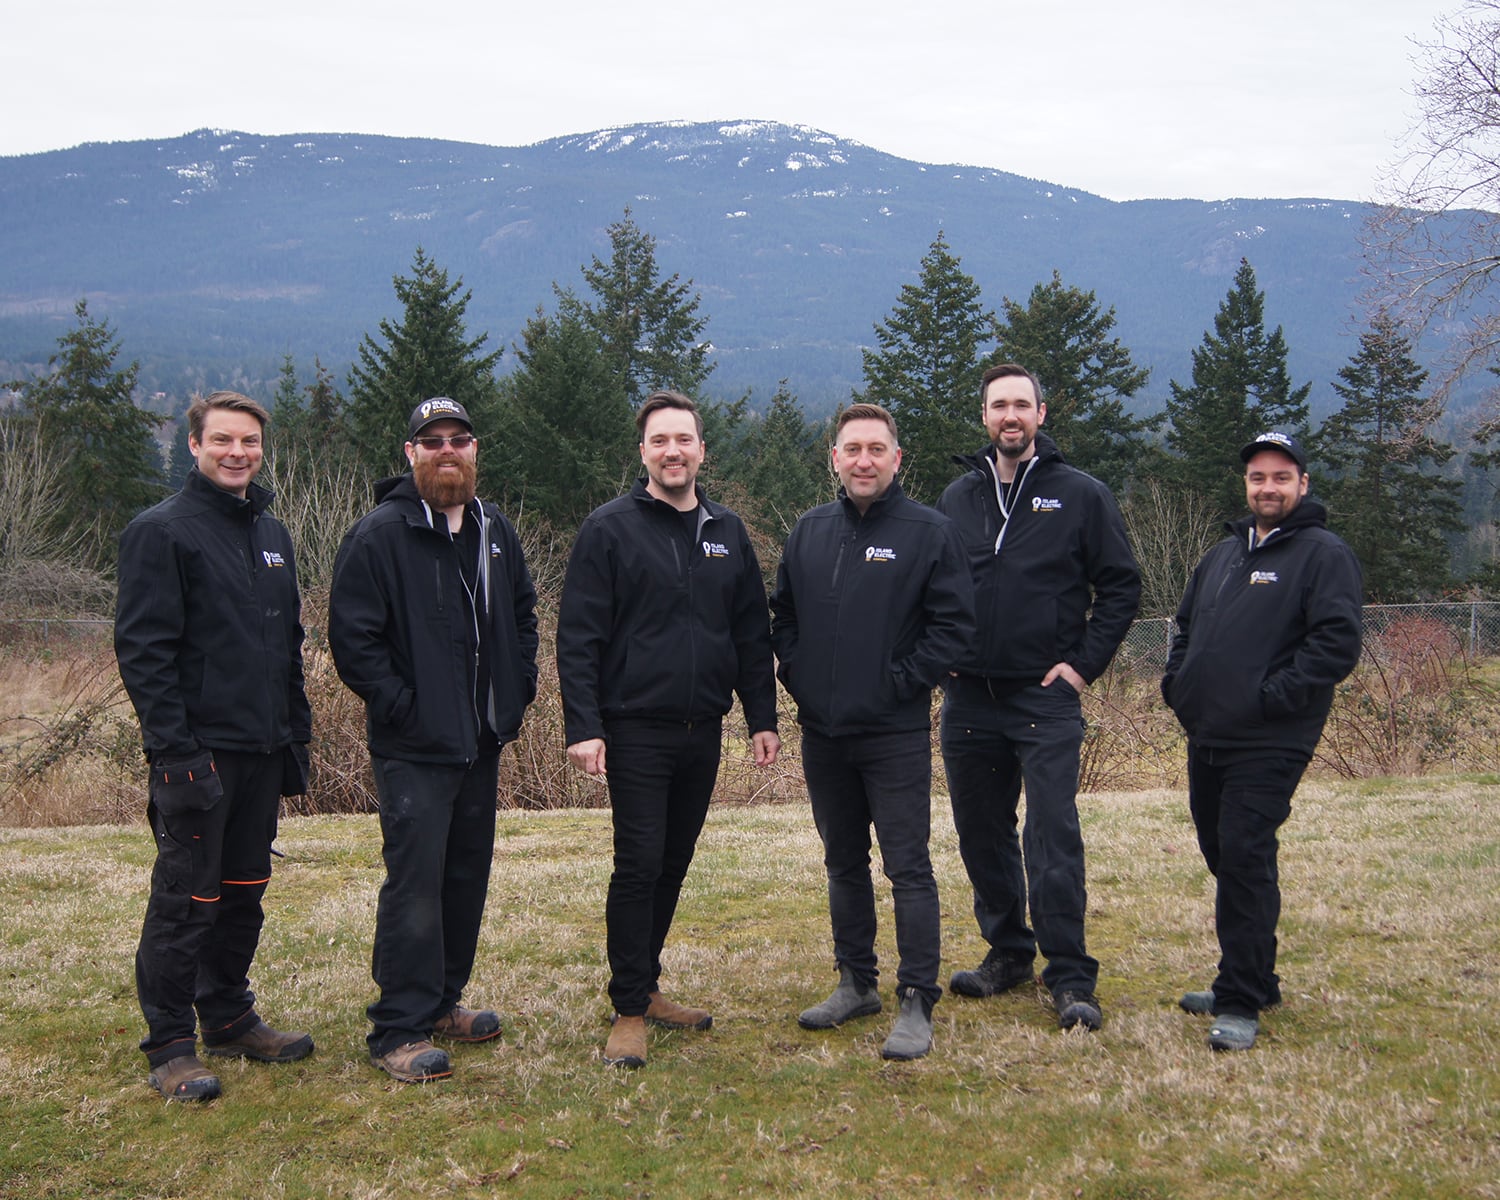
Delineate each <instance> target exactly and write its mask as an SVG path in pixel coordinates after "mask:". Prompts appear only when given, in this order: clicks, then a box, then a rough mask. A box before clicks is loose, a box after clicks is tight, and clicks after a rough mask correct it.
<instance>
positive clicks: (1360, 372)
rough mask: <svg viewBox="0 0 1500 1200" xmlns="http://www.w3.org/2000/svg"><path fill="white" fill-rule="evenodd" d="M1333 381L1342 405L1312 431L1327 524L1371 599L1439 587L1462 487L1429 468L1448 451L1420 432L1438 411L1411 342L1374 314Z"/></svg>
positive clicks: (1458, 522)
mask: <svg viewBox="0 0 1500 1200" xmlns="http://www.w3.org/2000/svg"><path fill="white" fill-rule="evenodd" d="M1339 379H1340V380H1341V381H1342V382H1340V383H1336V384H1334V385H1333V390H1334V391H1335V392H1337V393H1338V395H1339V397H1340V398H1341V399H1342V400H1343V401H1344V404H1343V407H1342V408H1340V409H1339V410H1338V411H1337V412H1336V413H1334V414H1333V415H1332V416H1331V417H1329V418H1328V420H1327V421H1326V422H1324V424H1323V428H1322V430H1321V431H1320V433H1319V446H1320V448H1321V449H1320V453H1319V458H1320V459H1321V461H1322V462H1323V463H1324V464H1325V465H1326V466H1327V468H1328V471H1329V478H1328V480H1327V483H1326V485H1325V486H1324V488H1323V489H1322V490H1323V491H1324V492H1325V493H1326V494H1327V496H1328V499H1329V507H1330V510H1331V513H1330V519H1329V524H1330V525H1331V526H1332V528H1333V529H1334V531H1335V532H1336V533H1338V534H1339V536H1341V537H1342V538H1343V539H1344V540H1345V541H1346V542H1348V543H1349V545H1350V547H1351V548H1352V549H1353V550H1354V553H1355V554H1356V555H1358V557H1359V561H1360V563H1361V565H1362V566H1363V567H1364V571H1365V595H1366V596H1367V597H1368V598H1369V599H1370V600H1372V601H1378V602H1381V603H1396V602H1401V601H1408V600H1416V599H1420V598H1422V597H1424V596H1430V595H1433V594H1435V593H1439V592H1441V591H1442V590H1443V589H1444V587H1446V586H1447V584H1448V583H1449V582H1450V577H1449V571H1448V563H1449V554H1448V546H1447V543H1446V541H1445V540H1444V537H1443V535H1444V534H1445V533H1457V532H1458V531H1459V530H1461V529H1462V528H1463V527H1464V522H1463V519H1462V511H1463V509H1462V505H1461V503H1460V501H1459V493H1460V492H1461V490H1462V487H1463V484H1462V482H1461V481H1460V480H1458V479H1448V478H1444V477H1443V476H1442V475H1440V474H1439V473H1438V470H1437V469H1438V468H1439V467H1440V466H1441V465H1442V464H1443V463H1446V462H1447V461H1448V460H1449V459H1450V458H1452V457H1453V455H1454V453H1455V451H1454V449H1453V447H1452V446H1451V445H1449V444H1448V443H1446V442H1440V441H1438V440H1436V439H1435V438H1433V437H1432V436H1431V435H1430V434H1429V433H1428V432H1427V430H1428V426H1429V425H1430V424H1431V422H1432V421H1433V420H1434V419H1435V417H1436V416H1437V414H1436V413H1435V412H1434V411H1433V410H1432V408H1431V405H1430V403H1429V401H1428V400H1427V398H1426V397H1424V395H1423V393H1422V389H1423V385H1424V384H1425V383H1426V381H1427V372H1426V371H1425V370H1424V369H1423V368H1422V367H1420V366H1418V365H1417V363H1416V361H1415V360H1414V359H1413V358H1412V356H1411V341H1410V339H1408V338H1407V337H1406V336H1405V335H1404V334H1402V333H1401V331H1400V330H1399V329H1397V328H1396V326H1395V324H1394V322H1393V321H1392V320H1391V319H1390V318H1389V317H1387V316H1385V315H1384V314H1381V315H1378V316H1377V317H1376V318H1375V319H1374V320H1373V321H1372V322H1371V324H1370V328H1369V329H1368V330H1367V331H1366V332H1365V333H1363V334H1362V335H1360V339H1359V353H1358V354H1356V355H1354V357H1353V358H1351V359H1350V360H1349V363H1348V364H1347V365H1346V366H1345V367H1343V368H1342V369H1341V370H1340V371H1339Z"/></svg>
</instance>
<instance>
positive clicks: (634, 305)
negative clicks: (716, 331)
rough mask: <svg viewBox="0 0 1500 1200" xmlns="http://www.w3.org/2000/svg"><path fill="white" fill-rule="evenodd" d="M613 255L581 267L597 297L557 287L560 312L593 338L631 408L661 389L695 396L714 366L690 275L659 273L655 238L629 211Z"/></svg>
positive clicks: (614, 236)
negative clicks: (663, 275) (664, 275)
mask: <svg viewBox="0 0 1500 1200" xmlns="http://www.w3.org/2000/svg"><path fill="white" fill-rule="evenodd" d="M609 244H610V257H609V261H608V262H604V261H603V260H601V259H600V258H599V257H598V256H597V255H596V256H595V257H594V259H593V262H592V263H591V264H590V265H589V266H586V267H584V268H583V279H584V282H585V283H587V284H588V286H589V290H590V292H591V293H592V294H593V297H594V298H593V300H583V299H580V298H579V297H578V296H577V295H575V294H574V293H573V292H571V291H568V290H564V289H562V288H559V289H557V296H558V313H559V315H560V316H562V317H565V318H568V319H569V320H570V321H574V322H576V323H578V324H579V325H581V326H582V327H583V328H584V329H586V330H587V331H588V332H589V333H590V334H592V335H593V337H594V339H595V340H596V342H597V344H598V346H599V349H600V353H601V354H602V355H603V356H604V360H605V363H606V364H607V366H608V367H609V370H610V372H611V373H612V374H613V375H614V377H615V379H616V381H617V384H618V387H619V389H620V390H621V391H623V393H624V395H625V398H626V400H627V401H628V402H629V404H630V406H631V408H632V409H634V408H637V407H639V405H640V403H641V401H642V400H644V399H645V398H646V397H647V396H648V395H649V394H650V393H651V392H654V391H657V390H658V389H662V388H669V389H671V390H673V391H679V392H683V393H685V394H686V395H689V396H693V397H695V398H696V396H697V394H698V390H699V389H700V388H701V387H702V386H703V383H704V381H705V380H706V379H707V378H708V376H709V374H710V372H712V371H713V369H714V364H713V363H711V362H710V361H709V360H708V355H709V351H710V350H712V349H713V347H712V346H711V345H710V344H709V343H708V342H706V341H703V340H701V339H702V334H703V330H704V327H705V326H706V325H707V324H708V318H706V317H703V316H699V315H698V304H699V300H700V297H699V296H698V295H697V294H696V293H694V292H693V291H692V286H693V283H692V280H688V281H686V282H682V281H681V279H680V278H679V276H677V275H675V274H674V275H671V276H669V277H668V278H666V279H663V278H661V270H660V268H659V267H658V266H657V262H656V239H655V238H654V237H652V236H651V234H649V233H647V232H645V231H644V230H643V229H641V227H640V226H639V225H637V224H636V223H635V220H634V218H632V217H631V215H630V209H628V208H627V209H626V210H625V216H624V218H623V219H621V220H619V221H616V222H615V223H614V224H613V225H611V226H610V227H609Z"/></svg>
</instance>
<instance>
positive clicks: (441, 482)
mask: <svg viewBox="0 0 1500 1200" xmlns="http://www.w3.org/2000/svg"><path fill="white" fill-rule="evenodd" d="M450 462H456V463H457V464H458V470H457V472H453V471H439V470H438V467H439V466H442V465H445V464H447V463H450ZM411 473H412V476H413V478H414V479H415V480H416V484H417V495H419V496H421V497H422V499H423V500H425V501H427V503H428V504H430V505H432V507H433V508H452V507H453V506H454V505H455V504H467V503H468V502H469V501H470V500H472V499H474V483H475V478H476V476H477V474H478V471H477V468H476V467H475V464H474V463H472V462H467V461H465V460H464V459H462V458H459V459H439V458H424V459H418V460H417V461H416V462H415V463H413V464H412V468H411Z"/></svg>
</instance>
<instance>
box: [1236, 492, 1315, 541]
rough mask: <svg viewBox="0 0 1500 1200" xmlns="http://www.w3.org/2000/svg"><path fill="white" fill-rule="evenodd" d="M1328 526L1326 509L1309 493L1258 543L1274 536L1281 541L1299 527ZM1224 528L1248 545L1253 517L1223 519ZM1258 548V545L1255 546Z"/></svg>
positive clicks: (1253, 523)
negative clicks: (1231, 519)
mask: <svg viewBox="0 0 1500 1200" xmlns="http://www.w3.org/2000/svg"><path fill="white" fill-rule="evenodd" d="M1327 527H1328V510H1327V509H1326V508H1324V507H1323V502H1322V501H1321V500H1317V499H1315V498H1314V497H1313V496H1312V494H1311V493H1309V494H1308V495H1306V496H1303V497H1302V499H1301V500H1299V501H1298V502H1297V507H1296V508H1294V509H1292V511H1291V512H1289V513H1288V514H1287V518H1286V520H1285V521H1283V522H1282V523H1281V524H1280V525H1278V526H1277V527H1276V528H1275V529H1273V530H1271V532H1270V533H1268V534H1267V535H1266V537H1265V539H1264V540H1262V541H1261V543H1260V545H1261V546H1264V545H1265V544H1266V542H1267V541H1270V540H1271V539H1272V538H1274V539H1275V540H1276V541H1278V542H1279V541H1281V540H1282V538H1286V537H1290V536H1291V535H1292V534H1294V533H1296V532H1297V531H1298V530H1299V529H1326V528H1327ZM1224 529H1225V531H1226V532H1227V533H1228V534H1229V536H1230V537H1232V538H1237V539H1238V540H1239V541H1241V542H1242V543H1244V544H1245V545H1247V546H1248V545H1250V534H1251V532H1252V531H1253V530H1254V529H1255V518H1254V517H1253V516H1250V515H1248V514H1247V515H1246V516H1243V517H1240V518H1238V519H1237V520H1234V521H1225V522H1224ZM1256 548H1257V549H1258V547H1256Z"/></svg>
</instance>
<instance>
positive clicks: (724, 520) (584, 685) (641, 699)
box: [557, 480, 776, 746]
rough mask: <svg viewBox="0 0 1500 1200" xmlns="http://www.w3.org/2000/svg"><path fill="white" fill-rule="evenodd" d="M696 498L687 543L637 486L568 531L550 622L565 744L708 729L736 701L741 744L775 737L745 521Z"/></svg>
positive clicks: (758, 583)
mask: <svg viewBox="0 0 1500 1200" xmlns="http://www.w3.org/2000/svg"><path fill="white" fill-rule="evenodd" d="M697 494H698V527H697V533H696V535H695V536H694V537H693V538H692V539H691V540H689V539H688V537H687V533H686V527H685V525H684V523H683V517H682V514H681V513H680V512H678V511H677V509H675V508H673V507H672V506H671V505H670V504H665V503H663V502H662V501H660V500H657V499H656V498H655V497H654V496H652V495H651V493H650V492H648V491H647V490H646V485H645V483H644V481H641V480H637V481H636V483H635V485H634V486H633V487H632V488H631V490H630V491H629V492H627V493H626V494H625V495H623V496H620V497H618V498H617V499H614V500H611V501H610V502H609V503H608V504H604V505H601V506H600V507H599V508H597V509H595V510H594V511H593V512H592V513H590V514H589V516H588V518H587V519H586V520H585V521H584V523H583V525H582V527H581V528H580V529H579V530H578V538H577V540H576V541H575V542H574V543H573V554H572V557H571V558H570V559H569V560H568V574H567V578H566V580H565V581H564V583H563V594H562V607H561V609H560V610H559V613H558V621H557V674H558V679H559V682H560V683H561V685H562V699H563V719H564V723H565V725H566V733H565V736H566V738H567V743H568V745H570V746H571V745H573V744H575V743H577V742H582V741H589V740H591V739H593V738H602V737H603V736H604V723H605V721H609V720H616V719H628V718H640V719H646V720H654V721H700V720H711V719H716V718H718V717H722V716H723V715H724V714H725V713H727V712H728V711H729V708H730V706H731V705H732V704H733V703H734V697H735V696H736V695H738V696H739V698H740V706H741V707H742V708H743V709H744V712H745V721H746V724H747V726H748V728H749V731H750V732H751V733H760V732H763V731H774V730H775V729H776V677H775V675H774V673H773V670H772V664H771V642H770V617H769V613H768V611H767V609H766V586H765V583H764V581H763V580H762V579H761V574H760V563H759V561H758V560H757V559H756V557H755V551H754V549H752V548H751V545H750V537H749V535H748V534H747V533H746V531H745V525H744V522H742V521H741V520H740V518H739V517H738V516H736V515H735V513H733V512H732V511H731V510H729V509H727V508H725V507H724V506H723V505H721V504H715V503H714V502H713V501H711V500H710V499H709V498H708V497H707V496H705V495H704V494H703V490H702V489H701V488H699V489H698V493H697Z"/></svg>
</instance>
